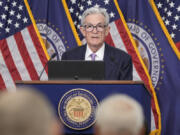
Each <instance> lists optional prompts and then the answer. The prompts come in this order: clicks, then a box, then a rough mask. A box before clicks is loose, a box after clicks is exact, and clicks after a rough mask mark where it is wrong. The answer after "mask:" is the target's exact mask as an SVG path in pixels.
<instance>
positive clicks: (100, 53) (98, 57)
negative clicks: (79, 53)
mask: <svg viewBox="0 0 180 135" xmlns="http://www.w3.org/2000/svg"><path fill="white" fill-rule="evenodd" d="M104 50H105V44H104V43H103V45H102V46H101V48H99V50H98V51H97V52H96V53H95V54H96V60H103V59H104ZM92 53H93V52H92V50H91V49H90V48H89V46H88V45H87V48H86V54H85V60H87V59H88V58H90V57H91V56H90V55H91V54H92Z"/></svg>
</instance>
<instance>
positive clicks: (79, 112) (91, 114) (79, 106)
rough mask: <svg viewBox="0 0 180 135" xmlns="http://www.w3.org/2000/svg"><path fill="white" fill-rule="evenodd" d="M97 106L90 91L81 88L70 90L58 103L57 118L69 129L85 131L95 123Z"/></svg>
mask: <svg viewBox="0 0 180 135" xmlns="http://www.w3.org/2000/svg"><path fill="white" fill-rule="evenodd" d="M97 105H98V101H97V99H96V97H95V96H94V94H93V93H91V92H90V91H88V90H85V89H81V88H77V89H72V90H70V91H68V92H66V93H65V94H64V95H63V96H62V98H61V99H60V101H59V106H58V113H59V117H60V119H61V121H62V122H63V123H64V124H65V125H66V126H67V127H69V128H71V129H75V130H83V129H87V128H88V127H90V126H92V125H93V124H94V123H95V109H96V107H97Z"/></svg>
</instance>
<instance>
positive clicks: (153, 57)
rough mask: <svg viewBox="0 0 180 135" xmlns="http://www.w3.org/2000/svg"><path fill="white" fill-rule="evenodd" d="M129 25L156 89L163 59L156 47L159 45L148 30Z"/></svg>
mask: <svg viewBox="0 0 180 135" xmlns="http://www.w3.org/2000/svg"><path fill="white" fill-rule="evenodd" d="M127 24H128V28H129V30H130V31H131V34H132V35H133V38H134V40H135V43H136V47H137V48H138V50H139V52H140V55H141V58H142V60H143V62H144V64H145V65H146V67H147V69H148V70H149V73H150V75H151V80H152V83H153V86H154V87H156V86H157V83H158V81H159V78H160V73H161V72H160V70H161V63H160V59H161V57H160V54H159V52H158V48H157V46H156V44H157V43H155V42H156V40H154V38H153V37H152V36H151V35H150V34H149V33H148V30H146V29H143V28H142V27H141V26H139V25H137V24H135V23H130V22H129V23H127ZM149 31H150V29H149Z"/></svg>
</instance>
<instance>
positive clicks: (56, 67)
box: [48, 60, 105, 80]
mask: <svg viewBox="0 0 180 135" xmlns="http://www.w3.org/2000/svg"><path fill="white" fill-rule="evenodd" d="M48 78H49V80H104V78H105V64H104V61H84V60H66V61H49V62H48Z"/></svg>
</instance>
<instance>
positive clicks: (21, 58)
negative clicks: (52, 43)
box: [0, 0, 47, 89]
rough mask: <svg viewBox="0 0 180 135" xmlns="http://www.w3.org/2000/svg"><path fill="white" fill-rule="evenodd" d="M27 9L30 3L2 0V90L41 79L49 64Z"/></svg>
mask: <svg viewBox="0 0 180 135" xmlns="http://www.w3.org/2000/svg"><path fill="white" fill-rule="evenodd" d="M25 2H26V4H25ZM27 6H28V3H27V1H26V0H25V1H23V0H0V89H2V88H9V87H15V83H14V82H15V81H16V80H38V78H39V75H40V72H41V71H42V69H43V66H44V65H45V63H46V62H47V57H46V54H45V52H44V50H43V48H42V45H41V43H42V42H40V40H39V38H38V35H37V31H36V30H35V27H34V25H33V23H32V17H30V15H29V13H30V12H28V10H27ZM42 79H47V73H46V72H45V73H44V74H43V75H42Z"/></svg>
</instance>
